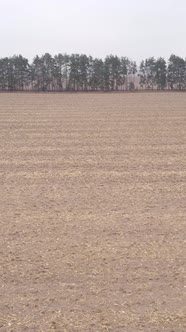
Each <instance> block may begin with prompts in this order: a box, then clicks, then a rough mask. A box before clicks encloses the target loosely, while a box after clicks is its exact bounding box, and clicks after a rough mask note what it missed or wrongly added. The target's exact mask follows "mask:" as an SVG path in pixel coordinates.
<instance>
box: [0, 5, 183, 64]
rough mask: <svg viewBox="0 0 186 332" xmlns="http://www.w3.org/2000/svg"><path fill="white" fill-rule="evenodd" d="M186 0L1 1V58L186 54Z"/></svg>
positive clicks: (136, 56)
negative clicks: (48, 55)
mask: <svg viewBox="0 0 186 332" xmlns="http://www.w3.org/2000/svg"><path fill="white" fill-rule="evenodd" d="M185 38H186V0H30V1H29V0H0V41H1V44H0V57H4V56H11V55H14V54H22V55H23V56H25V57H27V58H29V60H32V58H33V57H34V56H35V55H36V54H38V55H41V54H44V53H45V52H49V53H51V54H52V55H54V54H57V53H65V52H66V53H86V54H87V55H89V54H91V55H93V56H97V57H104V56H105V55H107V54H108V55H109V54H111V53H112V54H114V55H115V54H117V55H119V56H122V55H123V56H128V57H129V58H131V59H133V60H136V61H137V62H139V61H140V60H141V59H143V58H146V57H149V56H155V57H158V56H160V55H161V56H163V57H165V58H168V57H169V55H170V54H172V53H174V54H177V55H180V56H182V57H184V58H185V57H186V41H185Z"/></svg>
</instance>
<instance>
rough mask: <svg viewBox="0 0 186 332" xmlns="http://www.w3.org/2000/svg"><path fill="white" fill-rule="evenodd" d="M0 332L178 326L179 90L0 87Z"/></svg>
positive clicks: (185, 104)
mask: <svg viewBox="0 0 186 332" xmlns="http://www.w3.org/2000/svg"><path fill="white" fill-rule="evenodd" d="M0 156H1V158H0V188H1V191H0V213H1V220H0V226H1V227H0V232H1V235H0V239H1V242H0V266H1V285H0V299H1V304H0V331H1V332H5V331H6V332H7V331H8V332H10V331H12V332H23V331H27V332H52V331H53V332H65V331H68V332H79V331H80V332H81V331H86V332H89V331H90V332H91V331H93V332H101V331H112V332H123V331H125V332H138V331H148V332H149V331H153V332H155V331H159V332H162V331H166V332H173V331H174V332H178V331H179V332H180V331H181V332H183V331H185V328H184V322H185V320H184V319H185V317H184V313H185V310H184V309H185V308H184V289H185V288H184V287H185V285H184V221H185V220H186V206H185V202H186V94H185V93H175V94H172V93H165V94H163V93H162V94H150V93H146V94H0Z"/></svg>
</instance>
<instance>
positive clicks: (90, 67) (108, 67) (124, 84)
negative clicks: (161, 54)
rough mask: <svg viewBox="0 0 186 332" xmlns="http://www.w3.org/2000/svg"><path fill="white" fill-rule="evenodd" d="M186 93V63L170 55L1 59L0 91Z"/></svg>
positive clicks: (62, 55)
mask: <svg viewBox="0 0 186 332" xmlns="http://www.w3.org/2000/svg"><path fill="white" fill-rule="evenodd" d="M137 89H144V90H165V89H169V90H185V89H186V60H184V59H183V58H181V57H179V56H176V55H171V56H170V58H169V60H168V63H167V62H166V61H165V59H163V58H158V59H154V57H151V58H148V59H146V60H143V61H141V63H140V66H139V68H137V65H136V62H135V61H131V60H129V59H128V58H127V57H120V58H119V57H118V56H113V55H109V56H107V57H106V58H105V59H104V60H102V59H98V58H93V57H92V56H87V55H85V54H72V55H68V54H58V55H55V56H54V57H52V56H51V55H50V54H49V53H46V54H44V55H42V56H41V57H39V56H38V55H37V56H36V57H35V58H34V60H33V62H32V63H31V64H30V63H29V61H28V59H26V58H24V57H23V56H22V55H19V56H13V57H6V58H1V59H0V91H27V90H29V91H128V90H129V91H133V90H137Z"/></svg>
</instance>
